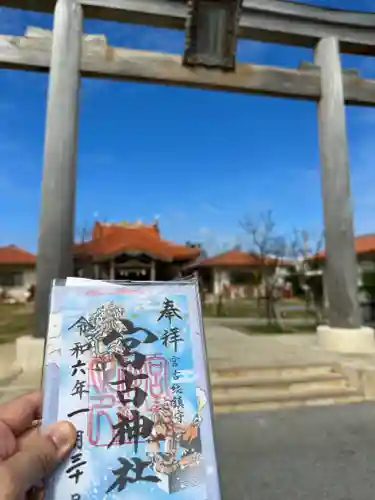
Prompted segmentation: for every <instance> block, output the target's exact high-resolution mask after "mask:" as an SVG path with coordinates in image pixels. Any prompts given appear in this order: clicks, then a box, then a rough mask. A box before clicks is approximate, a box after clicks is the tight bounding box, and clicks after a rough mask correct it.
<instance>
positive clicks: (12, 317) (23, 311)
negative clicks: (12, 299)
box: [0, 304, 34, 344]
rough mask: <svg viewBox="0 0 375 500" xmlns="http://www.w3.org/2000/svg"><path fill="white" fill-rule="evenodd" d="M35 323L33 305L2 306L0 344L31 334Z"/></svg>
mask: <svg viewBox="0 0 375 500" xmlns="http://www.w3.org/2000/svg"><path fill="white" fill-rule="evenodd" d="M33 322H34V311H33V305H19V304H14V305H10V304H0V344H5V343H6V342H13V341H14V340H15V339H16V338H17V337H20V336H21V335H28V334H30V333H31V332H32V329H33Z"/></svg>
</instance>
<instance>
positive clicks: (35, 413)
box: [0, 391, 43, 435]
mask: <svg viewBox="0 0 375 500" xmlns="http://www.w3.org/2000/svg"><path fill="white" fill-rule="evenodd" d="M42 402H43V396H42V392H41V391H37V392H32V393H30V394H26V395H24V396H21V397H19V398H16V399H13V401H10V402H9V403H5V404H3V405H0V420H1V421H2V422H4V424H6V425H7V426H8V427H9V428H10V429H11V430H12V431H13V432H14V434H16V435H18V434H20V433H21V432H23V431H25V430H26V429H28V428H29V427H31V425H32V423H33V421H34V420H35V419H38V418H40V415H41V412H42Z"/></svg>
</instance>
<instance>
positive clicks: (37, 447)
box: [0, 422, 76, 499]
mask: <svg viewBox="0 0 375 500" xmlns="http://www.w3.org/2000/svg"><path fill="white" fill-rule="evenodd" d="M75 442H76V430H75V428H74V426H73V425H72V424H71V423H70V422H58V423H56V424H53V425H50V426H47V427H46V428H45V429H43V430H42V431H41V432H38V433H36V434H35V435H34V436H33V438H32V439H30V440H29V441H28V442H27V443H25V444H24V446H22V449H21V450H20V451H18V452H17V453H16V454H14V455H13V456H12V457H10V458H9V459H8V460H6V461H4V462H2V463H1V464H0V484H1V493H0V499H2V498H7V499H8V498H9V499H15V498H18V496H19V495H22V494H24V493H25V492H27V491H28V490H29V489H30V488H31V487H32V486H35V485H37V484H38V483H39V482H40V481H41V480H42V479H44V478H45V477H46V476H47V475H48V474H50V473H51V472H52V471H53V470H54V469H55V468H56V467H57V466H58V465H59V463H60V462H61V461H62V460H63V459H64V458H65V457H66V456H67V455H68V453H69V451H70V450H71V449H72V448H74V445H75ZM4 494H5V496H4V497H3V495H4Z"/></svg>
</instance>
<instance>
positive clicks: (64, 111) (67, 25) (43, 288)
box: [35, 0, 83, 338]
mask: <svg viewBox="0 0 375 500" xmlns="http://www.w3.org/2000/svg"><path fill="white" fill-rule="evenodd" d="M82 30H83V14H82V7H81V5H80V3H79V1H78V0H58V1H57V3H56V7H55V15H54V26H53V39H52V55H51V65H50V74H49V87H48V102H47V119H46V131H45V143H44V166H43V183H42V203H41V217H40V226H39V242H38V257H37V286H36V306H35V307H36V329H35V337H40V338H45V336H46V332H47V323H48V309H49V294H50V289H51V284H52V280H53V279H55V278H66V277H67V276H71V275H72V273H73V258H72V251H73V242H74V213H75V190H76V156H77V155H76V144H77V129H78V100H79V88H80V79H81V75H80V63H81V50H82V34H83V33H82Z"/></svg>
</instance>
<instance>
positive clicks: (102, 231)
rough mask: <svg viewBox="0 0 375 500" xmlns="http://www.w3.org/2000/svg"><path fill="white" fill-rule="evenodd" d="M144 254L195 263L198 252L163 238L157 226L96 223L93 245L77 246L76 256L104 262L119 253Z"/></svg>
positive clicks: (195, 249)
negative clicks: (193, 261)
mask: <svg viewBox="0 0 375 500" xmlns="http://www.w3.org/2000/svg"><path fill="white" fill-rule="evenodd" d="M126 252H141V253H145V254H147V255H150V256H153V257H155V258H156V259H160V260H163V261H173V260H192V259H196V258H197V257H198V256H199V254H200V249H199V248H189V247H186V246H184V245H179V244H177V243H173V242H170V241H167V240H164V239H162V238H161V236H160V232H159V228H158V226H157V224H151V225H145V224H141V223H135V224H128V223H120V224H103V223H100V222H97V223H96V224H95V226H94V229H93V234H92V239H91V241H88V242H85V243H81V244H77V245H75V255H76V256H80V255H90V256H92V257H94V258H95V257H97V258H105V257H110V256H112V255H113V256H114V255H118V254H120V253H126Z"/></svg>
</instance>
